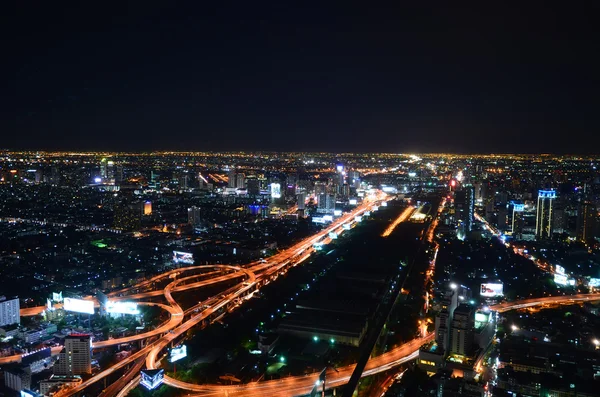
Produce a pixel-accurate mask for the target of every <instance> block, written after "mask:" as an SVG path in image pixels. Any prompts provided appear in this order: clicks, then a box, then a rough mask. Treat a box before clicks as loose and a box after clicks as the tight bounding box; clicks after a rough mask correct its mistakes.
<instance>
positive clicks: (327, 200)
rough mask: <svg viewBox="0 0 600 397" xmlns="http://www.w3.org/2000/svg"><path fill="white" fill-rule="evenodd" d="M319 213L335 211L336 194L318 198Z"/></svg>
mask: <svg viewBox="0 0 600 397" xmlns="http://www.w3.org/2000/svg"><path fill="white" fill-rule="evenodd" d="M318 200H319V202H318V203H317V212H321V213H327V214H328V213H333V211H334V210H335V194H327V193H323V194H320V195H319V197H318Z"/></svg>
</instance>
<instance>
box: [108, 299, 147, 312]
mask: <svg viewBox="0 0 600 397" xmlns="http://www.w3.org/2000/svg"><path fill="white" fill-rule="evenodd" d="M106 312H107V313H115V314H131V315H137V314H140V311H139V309H138V305H137V303H135V302H122V301H108V302H106Z"/></svg>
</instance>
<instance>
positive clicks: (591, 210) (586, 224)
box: [577, 200, 598, 242]
mask: <svg viewBox="0 0 600 397" xmlns="http://www.w3.org/2000/svg"><path fill="white" fill-rule="evenodd" d="M597 217H598V210H597V209H596V205H594V203H593V202H592V201H589V200H585V201H583V202H582V203H581V204H580V205H579V208H578V213H577V240H579V241H583V242H588V241H591V240H592V239H594V237H596V235H595V232H596V221H597Z"/></svg>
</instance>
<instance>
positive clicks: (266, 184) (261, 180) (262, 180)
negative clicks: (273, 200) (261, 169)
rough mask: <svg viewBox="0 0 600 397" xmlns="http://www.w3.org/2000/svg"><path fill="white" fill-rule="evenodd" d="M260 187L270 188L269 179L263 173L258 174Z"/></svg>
mask: <svg viewBox="0 0 600 397" xmlns="http://www.w3.org/2000/svg"><path fill="white" fill-rule="evenodd" d="M258 188H259V189H260V190H267V189H268V188H269V181H268V180H267V178H265V176H264V175H262V174H261V175H259V176H258Z"/></svg>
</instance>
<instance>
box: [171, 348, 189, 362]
mask: <svg viewBox="0 0 600 397" xmlns="http://www.w3.org/2000/svg"><path fill="white" fill-rule="evenodd" d="M184 357H187V347H186V345H179V346H175V347H174V348H172V349H171V352H170V354H169V362H171V363H174V362H175V361H177V360H181V359H182V358H184Z"/></svg>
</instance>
